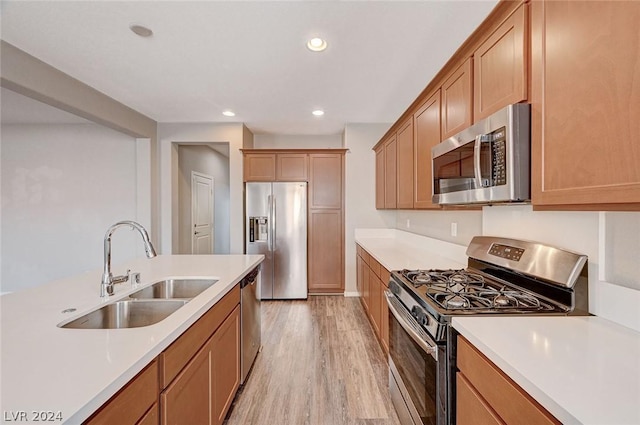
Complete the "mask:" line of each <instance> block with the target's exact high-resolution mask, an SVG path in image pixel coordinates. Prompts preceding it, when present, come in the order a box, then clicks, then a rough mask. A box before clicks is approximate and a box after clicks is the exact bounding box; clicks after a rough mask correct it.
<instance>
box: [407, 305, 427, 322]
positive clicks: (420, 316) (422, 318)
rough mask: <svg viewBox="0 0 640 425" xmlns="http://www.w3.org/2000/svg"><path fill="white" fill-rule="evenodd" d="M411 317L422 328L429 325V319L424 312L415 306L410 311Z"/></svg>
mask: <svg viewBox="0 0 640 425" xmlns="http://www.w3.org/2000/svg"><path fill="white" fill-rule="evenodd" d="M411 315H412V316H413V317H415V319H416V320H417V321H418V323H420V324H421V325H422V326H428V325H429V317H428V316H427V314H426V313H425V312H424V311H422V309H419V308H417V307H416V306H414V307H413V308H412V309H411Z"/></svg>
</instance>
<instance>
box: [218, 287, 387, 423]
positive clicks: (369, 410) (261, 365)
mask: <svg viewBox="0 0 640 425" xmlns="http://www.w3.org/2000/svg"><path fill="white" fill-rule="evenodd" d="M262 346H263V349H262V352H261V353H259V354H258V357H257V358H256V362H255V364H254V366H253V370H252V371H251V374H250V375H249V378H248V379H247V382H246V384H245V386H244V388H243V389H241V392H240V393H239V394H238V395H237V396H236V400H235V402H234V405H233V407H232V410H231V413H230V415H229V416H228V418H227V420H226V421H225V424H227V425H250V424H253V425H258V424H279V425H289V424H290V425H298V424H300V425H302V424H305V425H341V424H345V425H346V424H348V425H374V424H375V425H387V424H389V425H396V424H399V421H398V417H397V415H396V413H395V410H394V408H393V405H392V404H391V399H390V398H389V390H388V369H387V363H386V361H385V357H384V354H383V351H382V349H381V348H380V346H379V344H378V341H377V340H376V337H375V335H374V334H373V330H372V329H371V326H370V325H369V322H368V321H367V318H366V317H365V314H364V310H363V308H362V306H361V305H360V301H359V300H358V299H357V298H345V297H342V296H312V297H311V296H310V297H309V299H308V300H307V301H267V302H265V301H263V302H262Z"/></svg>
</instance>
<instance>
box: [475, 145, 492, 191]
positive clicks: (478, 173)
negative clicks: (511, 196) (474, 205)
mask: <svg viewBox="0 0 640 425" xmlns="http://www.w3.org/2000/svg"><path fill="white" fill-rule="evenodd" d="M489 141H491V135H489V134H478V135H477V136H476V142H475V144H474V145H473V174H474V176H475V181H476V189H482V187H483V186H482V167H481V166H480V151H482V143H483V142H485V143H486V142H489Z"/></svg>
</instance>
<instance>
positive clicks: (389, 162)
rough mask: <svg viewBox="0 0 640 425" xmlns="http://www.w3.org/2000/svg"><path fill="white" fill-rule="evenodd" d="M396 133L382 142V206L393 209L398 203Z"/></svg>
mask: <svg viewBox="0 0 640 425" xmlns="http://www.w3.org/2000/svg"><path fill="white" fill-rule="evenodd" d="M396 161H397V144H396V135H395V134H394V135H393V136H391V137H389V139H388V140H387V141H386V142H385V143H384V207H385V208H387V209H394V208H396V206H397V203H398V198H397V197H398V192H397V189H398V188H397V184H398V182H397V177H398V170H397V163H396Z"/></svg>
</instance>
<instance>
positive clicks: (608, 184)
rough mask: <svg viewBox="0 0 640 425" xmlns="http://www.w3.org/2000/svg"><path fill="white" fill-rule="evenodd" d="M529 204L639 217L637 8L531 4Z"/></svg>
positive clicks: (613, 4)
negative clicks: (635, 213) (636, 212)
mask: <svg viewBox="0 0 640 425" xmlns="http://www.w3.org/2000/svg"><path fill="white" fill-rule="evenodd" d="M530 7H531V107H532V114H531V115H532V116H531V119H532V123H531V136H532V147H531V151H532V158H531V162H532V202H533V204H534V206H535V207H536V208H541V209H542V208H547V209H549V208H551V209H567V208H568V209H599V210H603V209H614V210H615V209H621V210H624V209H633V210H639V209H640V167H639V166H638V164H640V143H638V140H637V139H638V137H637V135H638V134H640V120H638V117H640V84H638V81H639V79H640V77H639V76H640V61H638V52H639V51H640V26H638V21H639V20H640V3H639V2H615V1H599V2H588V1H566V0H565V1H533V2H532V3H531V6H530Z"/></svg>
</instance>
